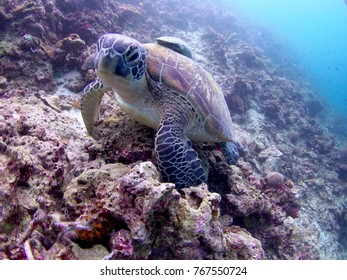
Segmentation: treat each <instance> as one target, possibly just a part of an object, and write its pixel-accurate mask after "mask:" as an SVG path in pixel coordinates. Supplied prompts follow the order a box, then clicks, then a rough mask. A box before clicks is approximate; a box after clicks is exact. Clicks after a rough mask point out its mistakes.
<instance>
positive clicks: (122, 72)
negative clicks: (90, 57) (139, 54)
mask: <svg viewBox="0 0 347 280" xmlns="http://www.w3.org/2000/svg"><path fill="white" fill-rule="evenodd" d="M94 66H95V70H97V71H98V72H104V73H108V74H112V75H116V76H120V77H123V78H126V77H127V76H128V75H129V74H130V69H129V67H127V66H126V65H125V63H124V59H123V58H122V56H121V55H120V54H119V53H117V52H116V51H115V50H114V49H113V48H108V49H102V50H100V51H99V52H98V53H97V55H96V56H95V60H94Z"/></svg>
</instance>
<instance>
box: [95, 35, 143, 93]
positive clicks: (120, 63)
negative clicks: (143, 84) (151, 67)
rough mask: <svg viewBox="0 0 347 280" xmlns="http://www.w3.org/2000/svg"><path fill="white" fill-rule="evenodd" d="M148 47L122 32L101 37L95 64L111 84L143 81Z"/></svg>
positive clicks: (103, 78)
mask: <svg viewBox="0 0 347 280" xmlns="http://www.w3.org/2000/svg"><path fill="white" fill-rule="evenodd" d="M146 59H147V57H146V49H145V48H144V47H143V46H142V44H141V43H140V42H138V41H136V40H134V39H132V38H129V37H127V36H124V35H121V34H111V33H110V34H105V35H103V36H101V37H100V39H99V41H98V46H97V54H96V56H95V60H94V66H95V70H96V73H97V75H98V76H99V77H100V78H101V79H102V80H103V81H104V82H105V83H106V84H108V85H109V86H111V87H113V83H115V82H118V83H119V82H121V83H129V82H130V83H133V82H138V81H141V80H142V79H143V77H144V74H145V69H146Z"/></svg>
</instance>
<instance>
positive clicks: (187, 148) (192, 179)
mask: <svg viewBox="0 0 347 280" xmlns="http://www.w3.org/2000/svg"><path fill="white" fill-rule="evenodd" d="M183 128H184V125H183V123H182V122H180V121H179V118H177V115H174V114H168V115H164V116H163V118H162V121H161V123H160V125H159V128H158V132H157V135H156V139H155V150H156V156H157V159H158V167H159V170H160V173H161V177H162V178H161V179H162V181H163V182H172V183H175V184H176V187H177V188H184V187H189V186H197V185H199V184H200V183H202V182H206V181H207V178H206V175H205V171H204V169H203V167H202V165H201V160H200V159H199V157H198V154H197V152H196V151H195V150H194V149H193V148H192V143H191V141H190V140H189V139H188V138H187V136H186V135H184V131H183Z"/></svg>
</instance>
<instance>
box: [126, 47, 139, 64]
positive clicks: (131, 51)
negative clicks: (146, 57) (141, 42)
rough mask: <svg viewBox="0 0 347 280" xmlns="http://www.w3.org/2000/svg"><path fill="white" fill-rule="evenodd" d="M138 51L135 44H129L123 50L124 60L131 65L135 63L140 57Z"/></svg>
mask: <svg viewBox="0 0 347 280" xmlns="http://www.w3.org/2000/svg"><path fill="white" fill-rule="evenodd" d="M140 51H141V50H140V49H139V48H138V47H137V46H134V45H130V46H129V47H128V49H127V50H126V51H125V60H126V61H127V62H128V63H129V64H131V65H134V64H136V63H137V62H138V61H139V59H140V58H141V55H140Z"/></svg>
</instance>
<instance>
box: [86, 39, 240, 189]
mask: <svg viewBox="0 0 347 280" xmlns="http://www.w3.org/2000/svg"><path fill="white" fill-rule="evenodd" d="M94 66H95V71H96V74H97V76H98V79H97V80H95V81H94V82H92V83H90V84H89V85H87V86H86V88H85V89H84V90H83V92H82V98H81V111H82V117H83V120H84V123H85V126H86V129H87V131H88V133H89V134H90V135H92V136H93V124H94V121H95V120H96V118H97V115H98V113H99V108H100V101H101V98H102V97H103V95H104V93H105V92H106V91H107V90H109V89H114V91H115V98H116V100H117V102H118V104H119V106H120V107H121V108H122V109H123V110H124V111H125V112H127V113H128V114H129V115H131V116H132V117H133V118H134V119H135V120H137V121H139V122H141V123H143V124H145V125H147V126H149V127H152V128H154V129H156V130H157V133H156V137H155V152H156V156H157V160H158V168H159V171H160V174H161V179H162V181H164V182H172V183H175V184H176V187H177V188H182V187H188V186H196V185H198V184H200V183H201V182H206V181H207V178H206V174H205V172H204V169H203V167H202V164H201V160H200V159H199V157H198V154H197V152H196V151H195V150H194V149H193V147H192V143H191V141H190V140H193V141H203V142H230V141H233V139H234V136H233V130H232V126H233V124H232V121H231V117H230V113H229V110H228V107H227V105H226V102H225V99H224V96H223V93H222V91H221V90H220V88H219V86H218V85H217V83H216V82H215V81H214V79H213V78H212V76H211V75H210V74H209V73H208V72H207V71H206V70H204V69H203V68H202V66H201V65H200V64H199V63H197V62H195V61H194V60H192V59H190V58H189V57H187V56H185V55H182V54H180V53H179V52H177V51H175V49H174V48H171V47H167V46H163V45H162V44H158V43H148V44H141V43H140V42H138V41H136V40H134V39H132V38H130V37H127V36H125V35H121V34H111V33H109V34H105V35H103V36H101V37H100V39H99V41H98V44H97V53H96V56H95V60H94ZM232 148H233V147H232ZM229 150H231V151H232V156H233V155H234V154H235V153H234V151H233V150H232V149H229ZM236 154H237V151H236Z"/></svg>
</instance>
